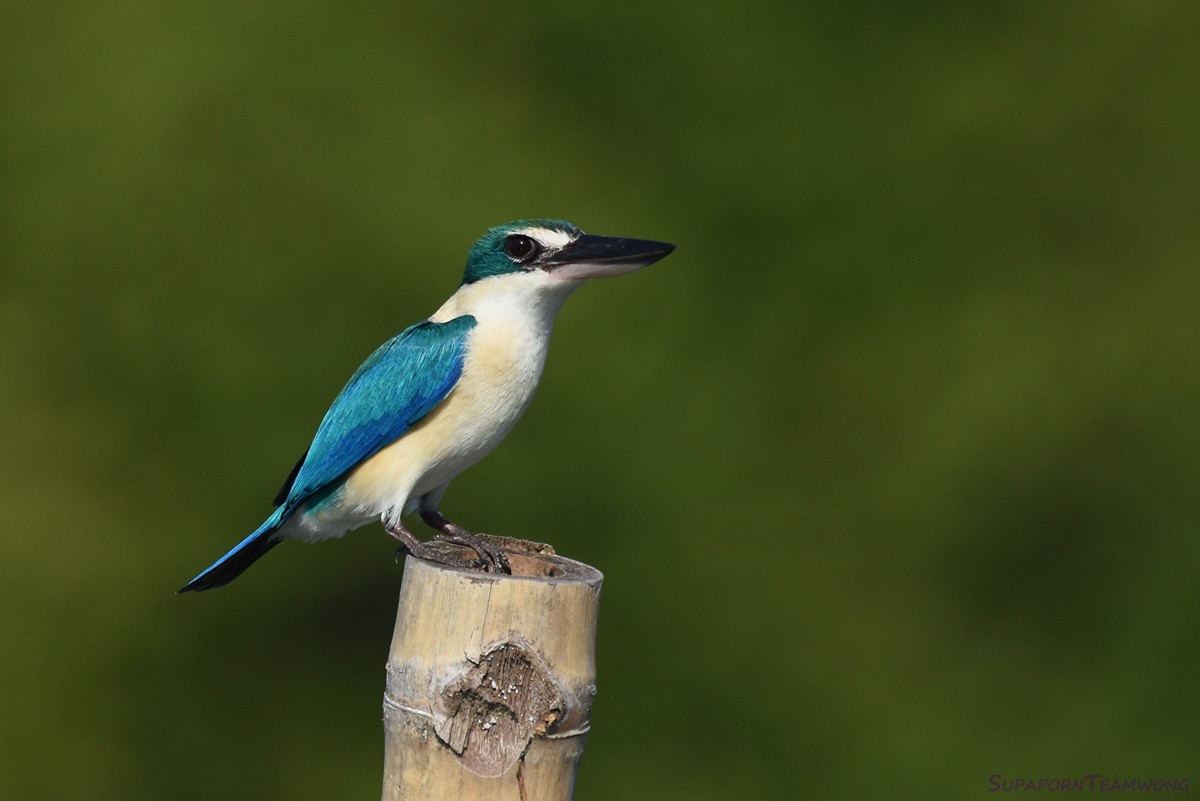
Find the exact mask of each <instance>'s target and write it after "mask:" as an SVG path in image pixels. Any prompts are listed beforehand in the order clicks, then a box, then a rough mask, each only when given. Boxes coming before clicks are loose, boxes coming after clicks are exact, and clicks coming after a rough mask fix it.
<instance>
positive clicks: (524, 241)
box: [504, 234, 541, 264]
mask: <svg viewBox="0 0 1200 801" xmlns="http://www.w3.org/2000/svg"><path fill="white" fill-rule="evenodd" d="M540 250H541V248H539V247H538V243H537V242H534V241H533V239H531V238H530V237H527V236H525V235H524V234H513V235H512V236H510V237H508V239H505V240H504V252H505V253H507V254H508V257H509V258H510V259H512V260H513V261H515V262H517V263H518V264H524V263H525V262H527V261H530V260H531V259H533V257H534V256H536V255H537V254H538V252H539V251H540Z"/></svg>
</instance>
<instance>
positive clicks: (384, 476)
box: [179, 219, 675, 593]
mask: <svg viewBox="0 0 1200 801" xmlns="http://www.w3.org/2000/svg"><path fill="white" fill-rule="evenodd" d="M673 250H675V245H673V244H670V243H667V242H656V241H653V240H644V239H631V238H625V237H613V236H599V235H594V234H586V233H584V232H583V231H582V230H580V229H579V228H578V227H577V226H576V225H574V224H573V223H570V222H567V221H566V220H559V219H529V220H517V221H514V222H509V223H505V224H503V225H499V226H496V227H495V228H492V229H490V230H488V231H487V233H486V234H484V235H483V237H482V238H480V239H479V240H478V241H477V242H476V243H475V244H474V246H472V248H471V249H470V251H469V253H468V256H467V263H466V268H465V270H464V271H463V277H462V282H461V283H460V285H459V287H458V289H457V290H456V291H455V292H454V294H452V295H451V296H450V298H449V299H448V300H446V302H445V303H443V304H442V305H441V307H440V308H439V309H438V310H437V311H435V312H434V313H433V314H432V315H430V316H429V317H428V318H427V319H425V320H423V321H421V322H419V323H416V324H415V325H412V326H409V327H408V328H406V329H404V330H403V331H401V332H400V333H399V334H397V335H396V336H394V337H392V338H391V339H389V340H388V341H387V342H385V343H383V344H382V345H381V346H379V348H377V349H376V350H375V351H374V352H373V353H372V354H371V355H370V356H368V357H367V359H366V361H364V362H363V363H362V365H361V366H359V368H358V369H357V370H356V371H355V372H354V374H353V375H352V376H351V377H350V380H349V381H348V382H347V383H346V385H345V387H343V389H342V390H341V392H340V393H339V394H338V395H337V397H336V398H335V399H334V401H333V403H332V405H331V406H330V407H329V410H328V411H327V412H326V413H325V416H324V418H323V419H322V420H321V423H320V425H319V426H318V427H317V431H316V434H315V435H314V436H313V439H312V442H311V444H310V445H309V446H308V449H307V450H306V451H305V452H304V455H303V456H301V457H300V460H299V461H298V462H297V463H296V466H295V467H294V468H292V471H291V473H289V474H288V477H287V479H286V481H285V482H284V484H283V487H282V489H281V490H280V491H279V493H278V495H277V496H276V498H275V502H274V506H275V511H274V512H272V513H271V515H270V516H269V517H267V519H266V520H265V521H264V522H263V523H262V525H260V526H259V527H258V528H257V529H255V530H254V531H253V532H252V533H251V534H250V535H249V536H247V537H246V538H245V539H243V540H242V541H241V542H239V543H238V544H237V545H235V546H234V547H233V548H231V549H230V550H229V551H228V552H227V553H226V554H225V555H224V556H222V557H221V558H219V559H218V560H217V561H216V562H214V563H213V564H212V565H210V566H209V567H208V568H206V569H205V570H203V571H202V572H201V573H200V574H199V575H197V576H196V577H195V578H193V579H192V580H191V581H189V582H188V583H187V584H185V585H184V586H183V587H182V588H181V589H180V590H179V592H180V593H184V592H199V591H202V590H210V589H213V588H215V587H221V586H224V585H226V584H228V583H229V582H231V581H233V580H234V579H235V578H237V577H238V576H239V575H241V573H242V572H243V571H244V570H246V568H248V567H249V566H250V565H251V564H253V563H254V562H256V561H257V560H258V559H259V558H260V557H262V556H263V555H264V554H266V553H267V551H269V550H271V549H272V548H274V547H275V546H276V545H278V544H279V543H280V542H282V541H284V540H299V541H305V542H316V541H319V540H323V539H327V538H330V537H339V536H342V535H343V534H345V533H346V532H347V531H350V530H352V529H356V528H359V527H361V526H364V525H367V524H369V523H373V522H375V521H380V522H381V523H382V524H383V528H384V530H385V531H386V532H387V533H388V534H390V535H391V536H392V537H393V538H395V539H396V540H397V541H398V542H399V543H400V545H401V548H402V549H403V550H407V551H408V552H410V553H418V552H419V551H421V549H422V546H423V545H425V543H423V542H422V541H421V540H420V539H418V538H417V537H416V536H415V535H414V534H413V533H412V532H411V531H410V530H409V529H408V527H407V526H406V525H405V523H404V521H403V519H402V518H404V517H405V516H407V515H411V514H412V513H413V512H416V513H417V514H418V515H419V517H420V518H421V520H422V521H424V522H425V523H426V524H427V525H429V526H430V527H432V528H434V529H436V533H435V534H434V536H433V537H432V538H431V539H433V540H445V541H449V542H453V543H457V544H460V545H465V546H467V547H468V548H470V549H472V550H474V551H475V552H476V553H477V554H478V555H479V557H480V560H479V561H478V562H477V563H476V564H477V565H478V566H480V567H482V568H483V569H486V570H493V571H499V572H505V571H506V570H507V565H506V562H505V560H504V557H503V555H502V554H500V553H499V552H498V550H497V549H495V548H494V547H492V546H491V545H490V544H489V543H487V542H486V541H485V540H483V539H482V538H481V537H479V536H478V535H476V534H475V533H473V532H471V531H469V530H468V529H466V528H464V527H462V526H460V525H458V524H456V523H453V522H451V521H450V520H448V519H447V518H446V517H445V516H444V515H442V513H441V512H440V511H439V508H438V507H439V503H440V501H441V499H442V495H443V494H444V493H445V492H446V488H447V487H448V486H449V484H450V482H451V481H452V480H453V479H454V478H455V477H456V476H457V475H459V474H460V473H462V472H463V471H464V470H466V469H467V468H468V467H471V466H472V465H474V464H476V463H477V462H479V460H481V459H482V458H483V457H485V456H487V455H488V453H490V452H491V451H492V450H493V449H494V448H495V447H496V446H497V445H498V444H499V443H500V441H501V440H502V439H504V437H505V436H506V435H507V434H508V433H509V432H510V431H511V430H512V428H513V426H514V425H515V424H516V423H517V420H518V419H519V418H520V417H521V415H522V414H523V413H524V412H525V410H526V409H527V408H528V406H529V403H530V401H531V400H532V399H533V395H534V391H535V390H536V389H537V385H538V382H539V380H540V379H541V376H542V371H543V368H544V366H545V363H546V354H547V350H548V348H549V344H550V334H551V330H552V329H553V327H554V321H555V319H556V317H557V315H558V312H559V309H560V308H561V307H562V305H563V302H564V301H565V300H566V299H567V297H568V296H570V295H571V293H573V292H574V291H575V290H576V289H578V288H579V287H580V286H582V285H583V284H585V283H586V282H588V281H589V280H591V279H595V278H607V277H612V276H617V275H623V274H625V273H630V272H633V271H634V270H638V269H641V268H643V267H646V266H648V265H650V264H653V263H654V262H656V261H658V260H660V259H662V258H664V257H665V256H667V255H668V254H670V253H671V252H672V251H673ZM426 550H428V549H426Z"/></svg>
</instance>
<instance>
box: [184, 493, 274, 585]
mask: <svg viewBox="0 0 1200 801" xmlns="http://www.w3.org/2000/svg"><path fill="white" fill-rule="evenodd" d="M284 508H285V507H283V506H281V507H279V508H278V509H276V510H275V513H274V514H272V515H271V516H270V517H268V518H267V520H266V522H265V523H263V524H262V525H261V526H259V527H258V530H257V531H255V532H254V533H253V534H251V535H250V536H249V537H246V539H244V540H242V541H241V542H239V543H238V544H237V545H235V546H234V547H233V549H232V550H230V551H229V553H227V554H225V555H224V556H222V557H221V558H220V559H218V560H217V561H215V562H213V563H212V565H211V566H210V567H209V568H208V569H207V570H205V571H204V572H203V573H201V574H200V575H198V576H196V577H195V578H194V579H192V580H191V581H189V582H188V583H187V584H185V585H183V588H182V589H180V590H179V592H181V593H183V592H201V591H203V590H211V589H213V588H214V587H224V586H225V585H226V584H228V583H229V582H231V581H233V580H234V579H235V578H237V577H238V576H240V575H241V574H242V571H243V570H245V569H246V568H248V567H250V565H252V564H254V563H255V562H256V561H257V560H258V558H259V557H260V556H262V555H263V554H265V553H266V552H267V551H269V550H271V549H272V548H274V547H275V546H276V545H278V544H279V540H277V539H274V538H272V537H271V535H272V534H274V533H275V531H276V529H278V528H279V524H280V523H282V522H283V512H284Z"/></svg>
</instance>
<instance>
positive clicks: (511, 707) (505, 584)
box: [383, 538, 604, 801]
mask: <svg viewBox="0 0 1200 801" xmlns="http://www.w3.org/2000/svg"><path fill="white" fill-rule="evenodd" d="M493 541H495V542H497V544H499V545H500V546H501V547H502V548H503V549H504V551H505V554H506V555H507V556H508V559H509V563H510V565H511V568H512V575H503V574H495V573H481V572H478V571H475V570H470V569H460V568H455V567H448V566H446V565H442V564H436V563H434V562H429V561H425V560H423V559H417V558H415V557H413V556H409V557H408V558H407V560H406V561H405V565H404V578H403V582H402V584H401V587H400V602H399V607H398V609H397V612H396V627H395V630H394V631H393V634H392V645H391V650H390V652H389V654H388V664H387V689H386V692H385V693H384V697H383V725H384V746H385V754H384V768H383V801H399V800H400V799H403V801H417V800H420V801H425V800H426V799H428V800H429V801H432V800H433V799H438V800H439V801H448V800H452V799H458V801H475V800H477V799H479V800H482V799H487V800H488V801H508V799H512V800H513V801H567V799H570V797H571V793H572V791H573V789H574V786H575V772H576V770H577V768H578V765H579V759H580V757H581V756H582V755H583V745H584V740H585V739H586V736H587V731H588V723H589V719H590V714H591V706H592V699H593V697H594V696H595V694H596V684H595V680H596V679H595V677H596V668H595V641H596V614H597V611H598V609H599V601H600V585H601V582H602V581H603V578H604V577H603V576H602V575H601V573H600V572H599V571H598V570H596V569H595V568H593V567H589V566H588V565H585V564H582V563H579V562H574V561H571V560H570V559H563V558H562V557H559V556H555V555H554V552H553V551H552V550H551V549H550V548H549V547H546V546H537V545H535V544H534V543H521V541H519V540H505V539H502V538H493ZM514 546H515V547H514ZM447 547H448V546H447Z"/></svg>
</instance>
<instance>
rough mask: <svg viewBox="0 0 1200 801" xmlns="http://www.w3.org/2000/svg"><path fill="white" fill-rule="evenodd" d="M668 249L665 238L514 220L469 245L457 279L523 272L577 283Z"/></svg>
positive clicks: (641, 263) (630, 267) (648, 260)
mask: <svg viewBox="0 0 1200 801" xmlns="http://www.w3.org/2000/svg"><path fill="white" fill-rule="evenodd" d="M674 249H675V246H674V245H670V244H667V243H666V242H651V241H648V240H645V239H624V238H621V237H615V236H596V235H594V234H585V233H584V232H583V231H581V230H579V228H578V227H577V226H575V225H573V224H571V223H569V222H567V221H566V220H518V221H516V222H510V223H505V224H504V225H499V226H496V227H495V228H493V229H492V230H490V231H488V232H487V233H486V234H484V236H483V238H482V239H480V240H479V241H478V242H476V243H475V246H474V247H472V248H471V253H470V255H469V256H468V257H467V269H466V272H465V273H464V274H463V283H464V284H472V283H474V282H476V281H480V280H482V279H484V278H490V277H492V276H504V275H523V274H529V273H534V274H537V275H539V276H541V277H543V278H546V279H549V280H551V281H563V282H571V283H582V282H583V281H585V280H587V279H588V278H606V277H608V276H612V275H622V274H624V273H629V272H633V271H634V270H638V269H641V268H642V267H645V266H646V265H648V264H653V263H654V262H656V261H658V260H659V259H661V258H663V257H664V256H666V255H667V254H668V253H670V252H671V251H672V250H674Z"/></svg>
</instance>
